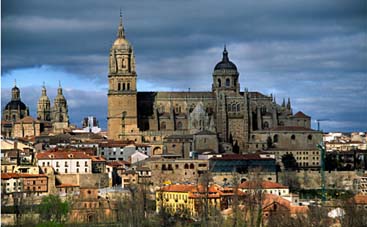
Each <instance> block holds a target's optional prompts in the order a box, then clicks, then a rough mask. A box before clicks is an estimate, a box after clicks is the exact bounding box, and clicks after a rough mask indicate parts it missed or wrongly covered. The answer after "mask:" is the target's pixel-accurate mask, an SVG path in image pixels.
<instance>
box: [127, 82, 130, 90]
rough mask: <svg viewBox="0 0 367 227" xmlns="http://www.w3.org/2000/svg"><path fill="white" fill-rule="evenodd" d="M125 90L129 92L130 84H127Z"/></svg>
mask: <svg viewBox="0 0 367 227" xmlns="http://www.w3.org/2000/svg"><path fill="white" fill-rule="evenodd" d="M127 90H128V91H130V83H127Z"/></svg>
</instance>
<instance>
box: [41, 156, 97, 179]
mask: <svg viewBox="0 0 367 227" xmlns="http://www.w3.org/2000/svg"><path fill="white" fill-rule="evenodd" d="M37 160H38V166H40V167H41V168H42V169H43V170H45V167H52V168H53V169H54V171H55V173H61V174H76V173H80V174H86V173H92V158H91V157H90V156H89V155H87V154H85V153H84V152H67V151H47V152H42V153H38V154H37ZM44 172H45V171H44Z"/></svg>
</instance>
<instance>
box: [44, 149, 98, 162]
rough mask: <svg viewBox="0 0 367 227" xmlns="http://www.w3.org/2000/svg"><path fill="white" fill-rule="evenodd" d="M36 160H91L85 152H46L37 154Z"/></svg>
mask: <svg viewBox="0 0 367 227" xmlns="http://www.w3.org/2000/svg"><path fill="white" fill-rule="evenodd" d="M37 159H38V160H47V159H91V157H90V156H89V155H87V154H85V152H78V151H74V152H69V151H55V152H53V151H46V152H42V153H38V154H37Z"/></svg>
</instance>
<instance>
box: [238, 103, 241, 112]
mask: <svg viewBox="0 0 367 227" xmlns="http://www.w3.org/2000/svg"><path fill="white" fill-rule="evenodd" d="M240 110H241V107H240V104H237V112H240Z"/></svg>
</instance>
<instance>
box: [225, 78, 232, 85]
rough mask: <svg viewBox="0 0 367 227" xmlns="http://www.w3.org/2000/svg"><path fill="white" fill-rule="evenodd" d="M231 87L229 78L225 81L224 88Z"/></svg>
mask: <svg viewBox="0 0 367 227" xmlns="http://www.w3.org/2000/svg"><path fill="white" fill-rule="evenodd" d="M229 86H231V80H230V79H229V78H227V79H226V87H229Z"/></svg>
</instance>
